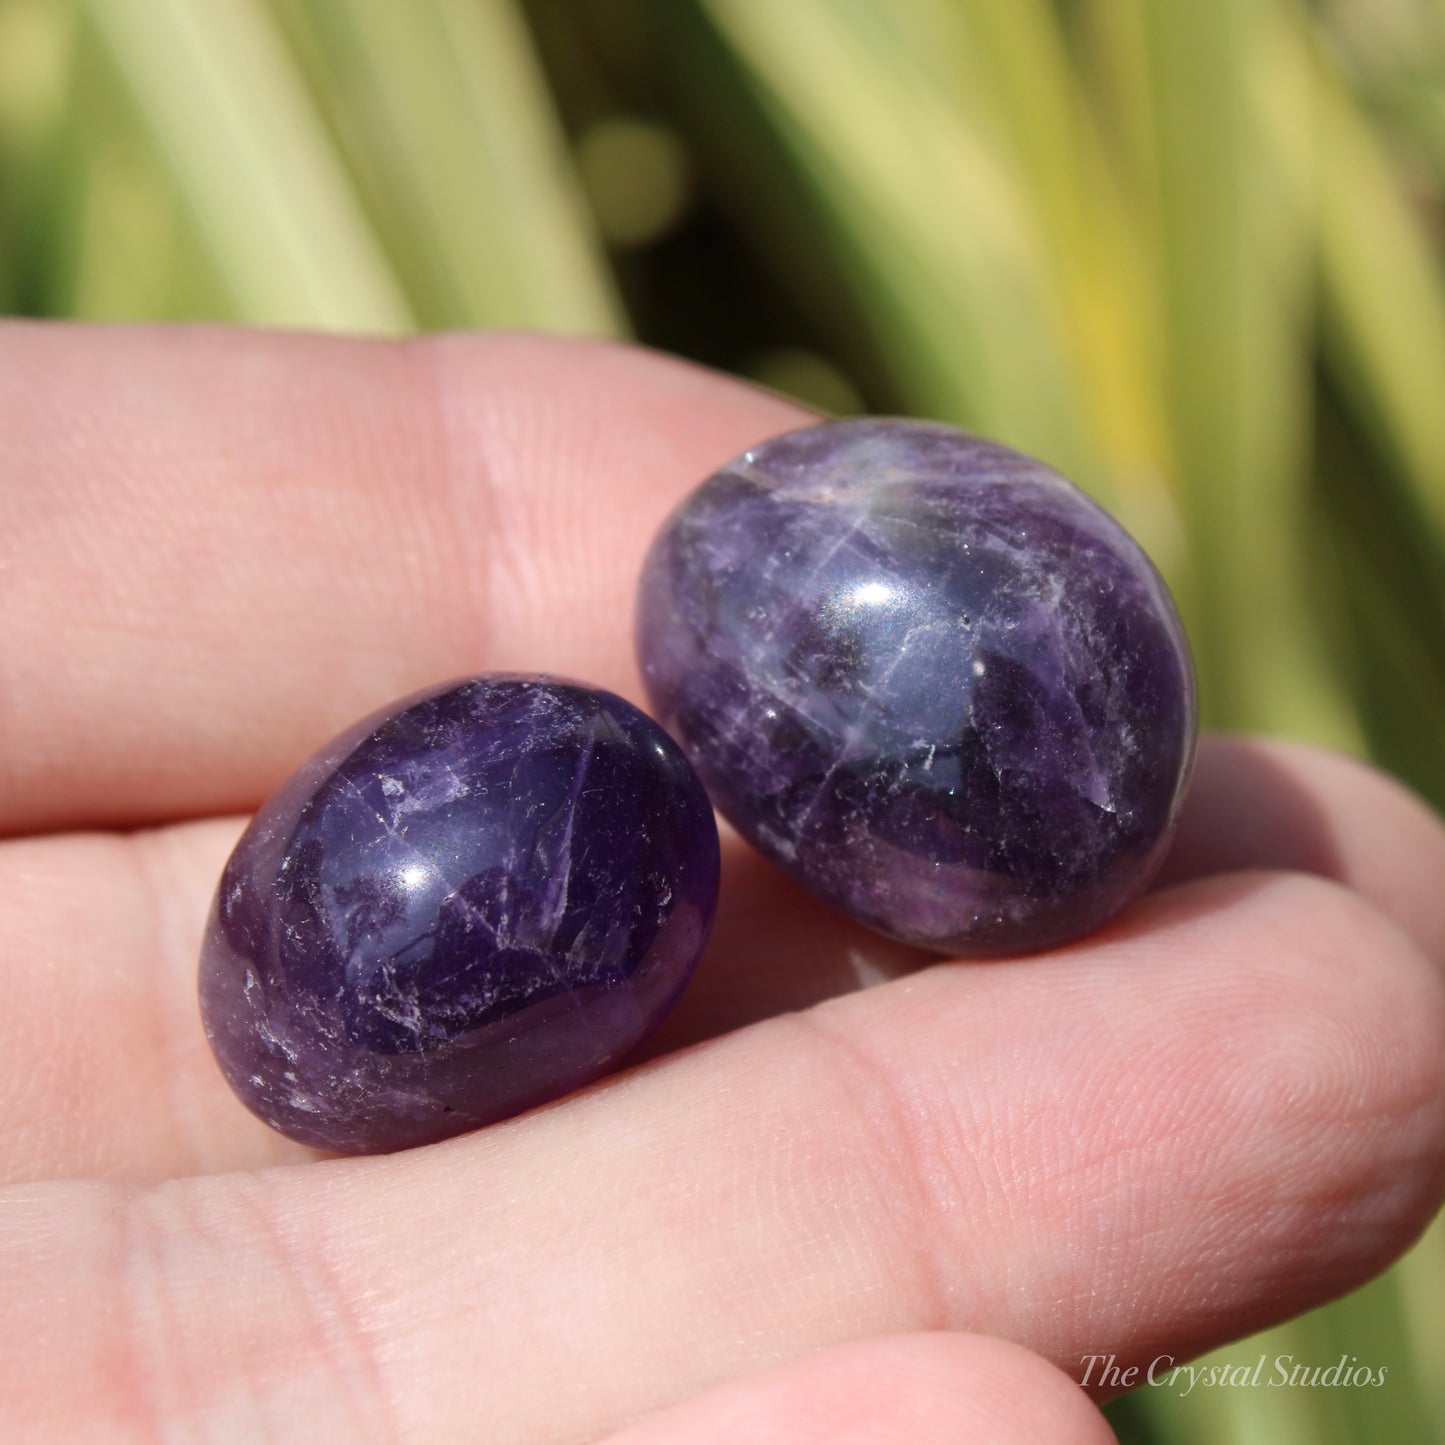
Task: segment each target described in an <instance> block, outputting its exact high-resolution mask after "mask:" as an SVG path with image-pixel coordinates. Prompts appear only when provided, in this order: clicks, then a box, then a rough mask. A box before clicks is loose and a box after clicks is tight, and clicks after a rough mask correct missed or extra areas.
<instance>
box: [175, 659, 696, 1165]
mask: <svg viewBox="0 0 1445 1445" xmlns="http://www.w3.org/2000/svg"><path fill="white" fill-rule="evenodd" d="M717 887H718V840H717V828H716V825H715V823H714V821H713V815H712V809H711V807H710V805H709V803H708V800H707V796H706V794H705V793H704V792H703V789H702V785H701V784H700V783H699V782H698V780H697V776H696V774H694V773H693V771H692V769H691V768H690V767H689V766H688V763H687V760H686V759H685V758H684V757H683V756H682V754H681V753H680V752H679V751H678V748H677V745H676V744H675V743H674V742H673V741H672V739H671V738H669V737H668V736H667V734H666V733H664V732H663V730H662V729H661V728H660V727H658V726H657V724H656V723H654V722H653V721H652V720H651V719H650V718H648V717H647V716H645V715H644V714H643V713H641V712H639V711H638V710H637V708H635V707H633V706H632V705H631V704H630V703H628V702H624V701H623V700H622V699H621V698H620V697H615V696H613V694H611V693H608V692H601V691H598V690H597V689H594V688H589V687H584V686H582V685H580V684H577V683H571V682H565V681H560V680H557V679H552V678H545V677H528V676H518V675H498V676H494V677H483V678H473V679H469V680H465V681H461V682H450V683H446V684H444V685H442V686H440V687H435V688H431V689H429V690H427V691H425V692H420V693H416V694H415V695H413V696H411V697H408V698H405V699H403V700H402V701H401V702H398V703H395V704H393V705H392V706H391V707H388V708H386V709H384V710H383V711H381V712H379V713H376V714H373V715H372V716H371V717H368V718H366V719H365V720H363V721H362V722H359V723H357V724H356V725H355V726H354V727H352V728H350V729H349V730H348V731H346V732H344V733H342V734H341V735H340V736H339V737H337V738H336V739H334V740H333V741H332V742H330V743H328V744H327V745H326V746H325V747H324V748H322V749H321V751H320V752H318V753H317V754H316V755H315V756H314V757H312V758H311V759H310V760H309V761H308V762H306V763H304V764H303V765H302V766H301V767H300V768H299V769H298V770H297V772H295V773H294V774H293V775H292V776H291V778H290V779H289V780H288V781H287V782H286V783H284V784H283V785H282V787H281V789H280V790H279V791H278V792H277V793H276V794H275V796H274V797H272V798H271V799H270V800H269V801H268V802H267V803H266V804H265V805H264V806H263V807H262V809H261V811H260V812H259V813H258V814H257V815H256V818H255V819H254V821H253V822H252V823H251V825H250V827H249V828H248V829H247V830H246V832H245V834H244V836H243V837H242V838H241V841H240V843H239V844H238V845H237V847H236V851H235V852H234V853H233V854H232V855H231V859H230V861H229V862H228V863H227V865H226V869H225V872H224V874H223V875H222V878H221V884H220V888H219V890H218V892H217V894H216V900H215V903H214V905H213V907H212V910H211V920H210V924H209V928H208V931H207V934H206V941H205V946H204V949H203V951H202V955H201V970H200V990H201V1013H202V1018H203V1021H204V1023H205V1027H206V1034H207V1036H208V1037H209V1039H210V1041H211V1046H212V1048H213V1049H214V1050H215V1054H216V1058H217V1060H218V1061H219V1062H220V1065H221V1070H222V1072H223V1073H224V1074H225V1076H226V1078H227V1080H228V1081H229V1083H230V1085H231V1087H232V1088H233V1089H234V1090H235V1091H236V1093H237V1094H238V1095H239V1096H240V1098H241V1100H242V1102H244V1103H245V1104H246V1105H247V1106H248V1107H249V1108H250V1109H251V1110H252V1111H253V1112H254V1113H256V1114H258V1115H260V1117H261V1118H262V1119H264V1120H265V1121H266V1122H267V1123H268V1124H270V1125H272V1127H274V1128H276V1129H279V1130H280V1131H281V1132H282V1133H283V1134H288V1135H290V1136H291V1137H292V1138H293V1139H299V1140H301V1141H302V1142H303V1143H306V1144H312V1145H316V1146H317V1147H319V1148H323V1149H332V1150H338V1151H345V1152H366V1151H374V1150H389V1149H399V1148H403V1147H406V1146H408V1145H412V1144H423V1143H427V1142H429V1141H431V1140H435V1139H441V1138H445V1137H446V1136H448V1135H451V1134H458V1133H461V1132H462V1131H463V1130H466V1129H473V1128H476V1127H477V1126H478V1125H481V1124H487V1123H490V1122H492V1121H493V1120H496V1119H500V1118H504V1117H506V1116H507V1115H510V1114H515V1113H518V1112H520V1111H522V1110H524V1109H527V1108H530V1107H532V1106H533V1105H536V1104H541V1103H545V1102H546V1101H548V1100H550V1099H554V1098H556V1097H558V1096H559V1095H562V1094H565V1093H567V1092H569V1091H570V1090H572V1089H575V1088H578V1087H580V1086H581V1085H583V1084H585V1083H588V1082H590V1081H591V1080H593V1079H595V1078H596V1077H597V1076H598V1075H600V1074H602V1073H604V1072H605V1071H606V1070H607V1069H608V1068H610V1067H611V1066H613V1065H614V1064H616V1063H618V1062H619V1061H620V1060H621V1059H622V1058H623V1056H624V1055H626V1054H627V1053H628V1052H629V1050H631V1049H632V1048H633V1047H634V1046H635V1045H636V1044H637V1043H638V1042H639V1041H640V1040H641V1039H642V1038H643V1037H644V1036H645V1035H646V1034H647V1033H648V1032H649V1031H650V1030H651V1029H652V1027H653V1026H654V1025H655V1024H656V1023H657V1022H658V1021H659V1020H660V1019H661V1017H662V1015H663V1014H664V1013H665V1012H666V1011H667V1009H668V1008H669V1006H670V1005H671V1004H672V1003H673V1001H674V1000H675V999H676V998H677V996H678V993H679V992H680V991H681V989H682V987H683V985H684V984H685V983H686V981H687V979H688V976H689V975H690V973H691V971H692V968H693V965H694V964H695V963H696V961H697V958H698V955H699V954H700V953H701V951H702V947H703V943H704V941H705V940H706V937H707V933H708V929H709V927H710V926H711V923H712V917H713V911H714V908H715V905H716V902H717Z"/></svg>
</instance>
